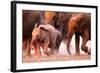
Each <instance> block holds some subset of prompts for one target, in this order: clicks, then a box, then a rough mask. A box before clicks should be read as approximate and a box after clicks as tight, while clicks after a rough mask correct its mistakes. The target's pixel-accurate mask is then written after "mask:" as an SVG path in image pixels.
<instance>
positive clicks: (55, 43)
mask: <svg viewBox="0 0 100 73" xmlns="http://www.w3.org/2000/svg"><path fill="white" fill-rule="evenodd" d="M61 41H62V34H61V32H59V31H58V30H56V29H55V28H54V27H53V26H52V25H40V26H39V27H36V28H34V29H33V31H32V40H31V44H32V45H33V46H34V42H37V46H35V47H34V48H35V50H39V52H38V53H39V54H40V46H42V48H43V52H44V53H45V54H46V55H48V56H50V55H51V54H54V53H55V52H57V53H58V50H59V46H60V43H61ZM37 47H38V48H37ZM48 48H50V51H48Z"/></svg>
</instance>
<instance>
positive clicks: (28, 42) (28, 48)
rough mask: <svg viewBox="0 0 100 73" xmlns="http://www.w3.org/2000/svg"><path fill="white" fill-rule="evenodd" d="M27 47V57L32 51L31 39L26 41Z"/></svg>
mask: <svg viewBox="0 0 100 73" xmlns="http://www.w3.org/2000/svg"><path fill="white" fill-rule="evenodd" d="M26 45H27V46H26V51H25V52H26V53H25V54H26V56H30V50H31V49H30V40H29V39H28V40H27V41H26Z"/></svg>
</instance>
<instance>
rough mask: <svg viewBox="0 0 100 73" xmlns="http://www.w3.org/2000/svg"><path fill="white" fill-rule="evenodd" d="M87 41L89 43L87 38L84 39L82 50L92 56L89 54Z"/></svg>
mask: <svg viewBox="0 0 100 73" xmlns="http://www.w3.org/2000/svg"><path fill="white" fill-rule="evenodd" d="M87 41H88V38H87V37H83V39H82V45H81V49H82V50H83V51H84V52H85V53H88V54H90V53H89V50H88V47H87V46H86V43H87Z"/></svg>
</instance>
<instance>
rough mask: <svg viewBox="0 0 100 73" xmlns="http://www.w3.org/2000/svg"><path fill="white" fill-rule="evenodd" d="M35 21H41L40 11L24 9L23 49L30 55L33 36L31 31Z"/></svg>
mask: <svg viewBox="0 0 100 73" xmlns="http://www.w3.org/2000/svg"><path fill="white" fill-rule="evenodd" d="M35 23H38V24H39V23H40V12H39V11H33V10H22V26H23V27H22V40H23V41H22V49H23V50H24V51H25V55H26V56H29V55H30V49H29V48H30V41H31V38H32V35H31V32H32V30H33V28H34V26H35Z"/></svg>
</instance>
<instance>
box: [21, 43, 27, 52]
mask: <svg viewBox="0 0 100 73" xmlns="http://www.w3.org/2000/svg"><path fill="white" fill-rule="evenodd" d="M26 45H27V42H26V41H23V43H22V49H23V51H25V50H26Z"/></svg>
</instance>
